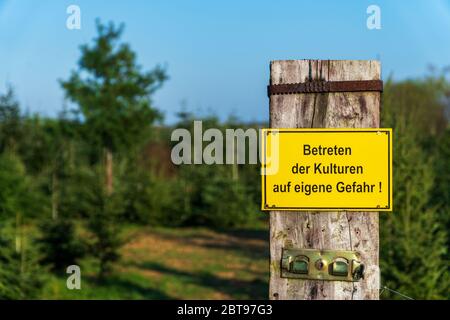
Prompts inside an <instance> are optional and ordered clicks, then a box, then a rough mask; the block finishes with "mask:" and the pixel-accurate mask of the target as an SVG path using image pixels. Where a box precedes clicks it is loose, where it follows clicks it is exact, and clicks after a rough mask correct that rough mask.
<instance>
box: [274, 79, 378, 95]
mask: <svg viewBox="0 0 450 320" xmlns="http://www.w3.org/2000/svg"><path fill="white" fill-rule="evenodd" d="M367 91H378V92H382V91H383V81H382V80H355V81H307V82H301V83H286V84H272V85H269V86H267V95H268V96H269V97H270V96H271V95H278V94H294V93H329V92H367Z"/></svg>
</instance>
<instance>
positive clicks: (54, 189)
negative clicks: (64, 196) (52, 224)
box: [52, 172, 58, 220]
mask: <svg viewBox="0 0 450 320" xmlns="http://www.w3.org/2000/svg"><path fill="white" fill-rule="evenodd" d="M52 219H53V220H56V219H58V176H57V174H56V172H53V174H52Z"/></svg>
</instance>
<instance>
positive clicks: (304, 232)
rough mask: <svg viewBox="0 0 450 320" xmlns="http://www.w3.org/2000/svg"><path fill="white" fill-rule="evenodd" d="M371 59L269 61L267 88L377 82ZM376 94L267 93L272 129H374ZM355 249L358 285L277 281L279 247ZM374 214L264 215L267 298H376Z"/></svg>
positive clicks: (377, 109) (377, 106)
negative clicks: (360, 269) (361, 268)
mask: <svg viewBox="0 0 450 320" xmlns="http://www.w3.org/2000/svg"><path fill="white" fill-rule="evenodd" d="M379 79H380V64H379V62H377V61H328V60H327V61H320V60H290V61H274V62H272V63H271V65H270V82H271V84H287V83H298V82H305V81H311V80H325V81H340V80H341V81H347V80H379ZM379 112H380V93H379V92H340V93H305V94H286V95H272V96H271V97H270V126H271V127H272V128H376V127H378V126H379V122H380V117H379ZM287 246H292V247H293V248H313V249H335V250H356V251H359V252H360V253H361V261H362V262H363V263H364V264H365V266H366V272H365V278H364V279H362V280H360V281H359V282H343V281H320V280H301V279H287V278H281V277H280V274H281V270H280V261H281V254H282V248H283V247H287ZM378 247H379V243H378V212H282V211H271V212H270V255H271V258H270V259H271V263H270V298H271V299H308V300H325V299H339V300H341V299H346V300H347V299H348V300H350V299H378V298H379V291H378V290H379V268H378V249H379V248H378Z"/></svg>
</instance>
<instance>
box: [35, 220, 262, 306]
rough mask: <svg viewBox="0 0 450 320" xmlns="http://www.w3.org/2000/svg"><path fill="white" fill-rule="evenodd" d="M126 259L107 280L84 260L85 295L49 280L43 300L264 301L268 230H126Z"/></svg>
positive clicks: (57, 279)
mask: <svg viewBox="0 0 450 320" xmlns="http://www.w3.org/2000/svg"><path fill="white" fill-rule="evenodd" d="M126 236H127V238H128V239H129V241H128V242H127V243H126V244H125V245H124V247H123V248H122V250H121V253H122V259H121V261H120V262H118V263H116V265H115V268H114V273H113V274H111V275H110V276H109V277H108V278H107V279H106V280H105V281H103V282H99V281H98V280H97V279H96V271H97V265H96V263H95V261H93V260H89V259H86V260H84V261H82V263H81V265H80V267H81V277H82V284H81V285H82V289H81V290H68V289H67V288H66V277H65V276H64V277H56V276H51V278H50V279H49V281H47V284H46V287H45V290H44V293H43V297H42V298H45V299H266V298H267V294H268V278H269V242H268V230H267V226H265V225H264V226H260V227H258V228H256V229H252V230H235V231H223V232H220V231H212V230H209V229H205V228H182V229H168V228H150V227H128V228H127V230H126Z"/></svg>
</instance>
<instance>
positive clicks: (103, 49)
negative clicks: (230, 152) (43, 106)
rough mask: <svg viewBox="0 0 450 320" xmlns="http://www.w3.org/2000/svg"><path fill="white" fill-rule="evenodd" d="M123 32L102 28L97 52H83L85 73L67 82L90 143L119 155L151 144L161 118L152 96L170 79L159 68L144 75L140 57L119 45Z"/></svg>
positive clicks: (92, 49)
mask: <svg viewBox="0 0 450 320" xmlns="http://www.w3.org/2000/svg"><path fill="white" fill-rule="evenodd" d="M122 31H123V26H120V27H118V28H117V27H115V26H114V24H113V23H110V24H109V25H102V24H101V23H99V22H97V32H98V37H97V38H95V39H94V43H93V44H92V46H89V45H83V46H81V59H80V61H79V70H78V71H74V72H73V73H72V75H71V77H70V79H69V80H67V81H62V82H61V84H62V87H63V88H64V90H65V91H66V96H67V97H68V98H69V99H70V100H71V101H73V102H75V103H76V104H77V105H78V106H79V110H78V111H79V112H80V113H81V114H82V116H83V117H84V121H85V126H84V129H85V130H86V132H87V133H86V134H87V137H88V138H89V139H90V140H89V141H90V143H92V144H94V145H98V146H100V147H102V148H106V149H108V150H111V151H112V152H116V151H118V150H127V149H128V148H129V147H130V146H134V145H136V143H137V142H138V141H140V140H142V139H145V138H146V135H147V134H148V131H147V129H148V128H149V126H150V125H151V123H152V122H153V121H154V120H156V119H159V118H160V115H159V113H158V112H157V111H156V110H155V109H153V108H152V107H151V105H150V95H151V94H152V93H153V92H154V91H155V90H156V89H158V88H159V87H160V86H161V84H162V83H163V81H164V80H165V79H166V78H167V76H166V74H165V71H164V70H163V69H162V68H160V67H156V68H155V69H154V70H152V71H149V72H142V71H141V67H140V66H138V65H137V64H136V54H135V53H134V52H133V51H132V50H131V49H130V47H129V46H128V45H127V44H118V40H119V38H120V36H121V34H122Z"/></svg>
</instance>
